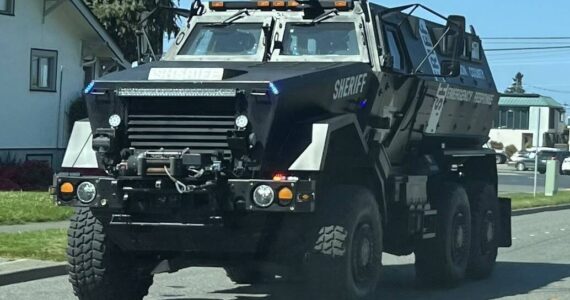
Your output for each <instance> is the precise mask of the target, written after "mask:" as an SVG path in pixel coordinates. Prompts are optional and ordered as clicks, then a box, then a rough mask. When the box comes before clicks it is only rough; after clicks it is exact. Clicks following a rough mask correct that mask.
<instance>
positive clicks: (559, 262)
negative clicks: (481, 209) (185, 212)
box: [0, 210, 570, 300]
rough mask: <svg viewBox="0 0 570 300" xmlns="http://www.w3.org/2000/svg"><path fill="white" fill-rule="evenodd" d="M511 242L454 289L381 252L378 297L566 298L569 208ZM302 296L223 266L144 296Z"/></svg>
mask: <svg viewBox="0 0 570 300" xmlns="http://www.w3.org/2000/svg"><path fill="white" fill-rule="evenodd" d="M512 227H513V247H512V248H508V249H501V250H500V253H499V262H498V264H497V267H496V270H495V273H494V275H493V276H492V277H491V278H490V279H487V280H482V281H466V282H464V283H463V284H462V285H460V286H459V287H457V288H454V289H433V288H426V287H421V286H420V285H418V284H417V283H416V281H415V279H414V267H413V256H407V257H394V256H391V255H385V256H384V259H383V260H384V265H385V267H384V273H383V279H382V282H381V283H380V286H379V292H378V296H377V298H378V299H450V300H451V299H453V300H455V299H558V300H561V299H570V251H569V250H568V245H570V236H569V235H568V233H570V210H563V211H558V212H544V213H538V214H531V215H525V216H518V217H514V218H513V225H512ZM294 298H297V299H303V295H302V294H301V292H300V291H299V290H298V289H297V287H296V286H295V285H293V284H285V283H275V284H264V285H259V286H247V285H242V286H238V285H234V284H232V283H231V282H230V281H229V280H228V279H227V277H226V276H225V273H224V271H223V270H221V269H214V268H190V269H186V270H183V271H181V272H178V273H175V274H162V275H158V276H156V277H155V284H154V285H153V286H152V288H151V290H150V294H149V296H148V297H147V298H146V299H160V300H173V299H178V300H181V299H189V300H190V299H192V300H200V299H241V300H246V299H294ZM0 299H6V300H8V299H9V300H13V299H22V300H32V299H33V300H36V299H42V300H56V299H57V300H60V299H61V300H65V299H75V298H74V297H73V293H72V290H71V286H70V284H69V283H68V281H67V277H66V276H60V277H55V278H49V279H44V280H38V281H32V282H26V283H21V284H14V285H10V286H3V287H0Z"/></svg>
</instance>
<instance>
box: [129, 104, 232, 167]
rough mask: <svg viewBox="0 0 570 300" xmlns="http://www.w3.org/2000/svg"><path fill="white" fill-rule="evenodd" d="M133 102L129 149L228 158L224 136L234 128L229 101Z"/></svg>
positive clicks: (130, 109) (130, 111)
mask: <svg viewBox="0 0 570 300" xmlns="http://www.w3.org/2000/svg"><path fill="white" fill-rule="evenodd" d="M200 100H201V99H198V100H194V99H192V100H189V101H181V100H179V99H176V100H175V99H170V101H168V100H163V99H161V100H153V101H150V100H144V101H143V102H141V101H132V102H131V105H129V109H128V123H127V136H128V140H129V143H130V146H131V147H133V148H136V149H143V150H156V149H161V148H162V149H165V150H183V149H186V148H190V151H191V152H192V153H209V154H215V153H217V152H219V151H222V152H223V153H224V154H225V156H228V155H230V150H229V147H228V142H227V133H228V131H229V130H233V129H234V118H235V117H234V114H235V113H234V112H235V108H234V104H233V101H231V100H232V99H229V100H228V99H223V100H224V101H219V100H220V99H218V101H215V99H205V100H202V101H200Z"/></svg>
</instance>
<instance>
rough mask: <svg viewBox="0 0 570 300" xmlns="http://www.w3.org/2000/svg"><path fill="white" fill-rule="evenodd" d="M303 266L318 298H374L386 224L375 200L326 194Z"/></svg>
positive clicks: (351, 192) (362, 193) (358, 194)
mask: <svg viewBox="0 0 570 300" xmlns="http://www.w3.org/2000/svg"><path fill="white" fill-rule="evenodd" d="M321 199H323V200H321V201H322V202H321V203H322V204H320V206H319V208H318V212H317V218H316V220H317V224H316V225H317V226H316V227H315V231H314V232H313V233H314V239H313V241H314V243H313V245H312V249H311V252H310V253H311V254H310V255H309V256H308V259H307V262H306V264H305V267H306V270H307V271H306V272H305V274H307V275H308V276H309V277H308V279H309V286H310V288H311V289H312V291H313V292H316V293H318V294H316V295H318V296H317V297H316V298H318V299H321V298H322V299H325V298H329V299H343V300H362V299H371V298H373V297H374V293H375V291H376V286H377V283H378V280H379V278H380V270H381V266H382V249H383V248H382V223H381V217H380V212H379V209H378V204H377V203H376V200H375V198H374V196H373V195H372V194H371V193H370V192H368V191H366V190H364V189H362V188H359V187H354V186H340V187H338V188H336V189H334V190H332V191H331V193H328V194H327V195H324V197H322V198H321Z"/></svg>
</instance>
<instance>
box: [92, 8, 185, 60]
mask: <svg viewBox="0 0 570 300" xmlns="http://www.w3.org/2000/svg"><path fill="white" fill-rule="evenodd" d="M83 1H84V2H85V3H86V4H87V5H88V6H89V8H90V9H91V11H93V14H95V16H97V18H98V19H99V21H100V22H101V23H102V24H103V27H105V29H106V30H107V32H109V34H110V35H111V36H112V37H113V39H114V40H115V41H116V42H117V44H118V45H119V47H121V50H123V53H124V54H125V58H126V59H127V60H128V61H135V60H137V37H136V32H137V27H138V23H139V20H140V19H141V14H143V13H144V12H150V11H152V10H153V9H155V8H156V7H157V6H158V5H161V6H170V7H172V6H175V4H178V5H180V0H83ZM178 31H179V28H178V26H177V25H176V15H175V14H174V13H172V12H171V11H167V10H159V11H158V12H157V13H155V14H154V15H153V16H152V17H150V18H149V19H148V21H147V25H146V32H147V34H148V38H149V40H150V43H151V45H152V48H153V49H154V51H155V52H156V53H157V55H158V54H161V53H162V50H163V44H162V43H163V35H164V33H165V32H166V33H167V34H168V35H169V36H170V35H173V34H174V35H176V34H177V33H178Z"/></svg>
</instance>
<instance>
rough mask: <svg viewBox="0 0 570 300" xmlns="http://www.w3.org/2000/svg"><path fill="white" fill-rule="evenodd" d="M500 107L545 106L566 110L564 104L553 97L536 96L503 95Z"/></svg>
mask: <svg viewBox="0 0 570 300" xmlns="http://www.w3.org/2000/svg"><path fill="white" fill-rule="evenodd" d="M499 106H525V107H529V106H543V107H552V108H560V109H564V106H563V105H562V104H560V103H558V101H556V100H554V99H552V98H551V97H548V96H542V95H536V94H524V95H513V96H510V95H509V96H507V95H503V96H501V98H500V99H499Z"/></svg>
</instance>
